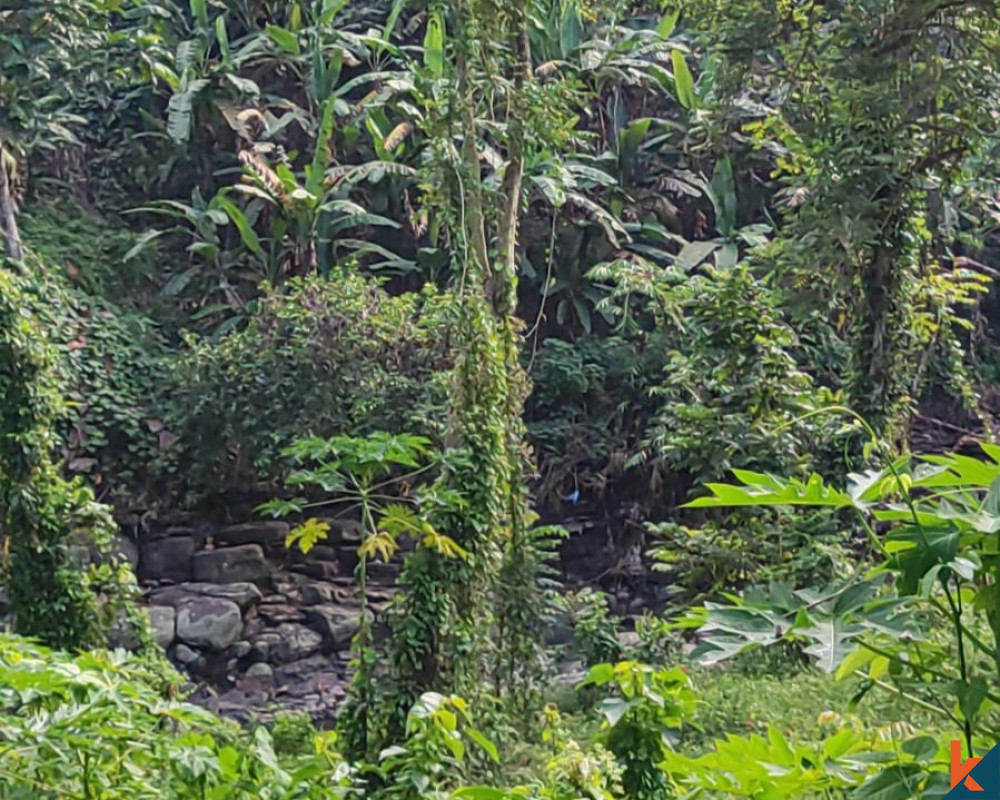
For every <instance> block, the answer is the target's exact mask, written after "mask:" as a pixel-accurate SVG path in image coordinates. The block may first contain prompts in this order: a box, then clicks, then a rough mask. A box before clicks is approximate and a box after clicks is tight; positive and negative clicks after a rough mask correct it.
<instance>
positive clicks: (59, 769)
mask: <svg viewBox="0 0 1000 800" xmlns="http://www.w3.org/2000/svg"><path fill="white" fill-rule="evenodd" d="M157 682H158V677H157V675H156V673H151V672H149V671H148V670H147V669H145V668H144V667H142V665H141V664H138V663H136V662H134V661H132V660H130V659H129V657H127V656H125V655H124V654H122V653H121V652H118V653H102V652H100V651H95V652H91V653H85V654H82V655H79V656H76V657H71V656H68V655H65V654H60V653H55V652H53V651H50V650H46V649H44V648H40V647H36V646H34V645H31V644H29V643H27V642H26V641H25V640H22V639H18V638H14V637H9V636H7V637H0V730H2V731H3V736H2V740H3V745H2V747H3V752H4V759H3V766H2V768H0V794H3V795H4V796H11V797H22V796H24V797H26V796H37V795H38V794H39V793H41V794H49V793H63V794H67V795H72V796H78V797H88V796H89V797H94V796H100V797H106V798H123V799H124V798H150V799H151V798H189V797H221V796H226V797H237V798H275V799H277V798H292V797H307V798H334V797H340V796H341V794H342V792H343V791H344V789H345V788H346V787H347V786H348V785H349V777H350V775H351V770H350V768H349V767H348V765H347V764H346V763H345V762H344V761H343V759H342V758H341V757H340V756H339V755H338V754H337V752H336V750H335V749H334V747H333V744H334V740H333V738H332V737H331V736H330V735H329V734H327V735H320V736H316V737H313V740H314V742H315V744H314V745H313V741H310V750H311V752H310V753H309V755H308V758H306V759H305V761H304V763H303V762H302V761H301V760H300V762H298V763H295V764H288V763H284V764H283V763H282V762H281V761H280V760H279V758H278V757H277V755H276V754H275V749H274V747H273V745H272V741H271V738H270V736H268V734H267V732H266V730H264V729H263V728H260V729H257V730H256V731H255V732H253V733H252V734H250V733H244V732H242V731H240V730H239V728H238V727H237V726H236V725H234V724H232V723H226V722H224V721H222V720H220V719H218V718H217V717H214V716H212V715H211V714H209V713H208V712H206V711H204V710H202V709H199V708H196V707H194V706H189V705H186V704H183V703H180V702H177V701H175V700H171V699H169V698H166V697H163V696H162V695H160V694H159V693H158V692H157V691H155V689H154V688H152V687H153V686H155V685H156V683H157ZM300 754H302V755H305V754H304V753H301V751H300ZM317 775H323V779H322V780H316V776H317Z"/></svg>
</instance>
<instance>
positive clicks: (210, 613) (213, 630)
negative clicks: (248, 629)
mask: <svg viewBox="0 0 1000 800" xmlns="http://www.w3.org/2000/svg"><path fill="white" fill-rule="evenodd" d="M242 632H243V617H242V615H241V614H240V607H239V606H238V605H236V603H234V602H232V601H231V600H222V599H220V598H217V597H197V598H192V599H190V600H188V601H187V602H185V603H182V604H181V605H180V606H179V607H178V608H177V638H178V639H180V640H181V641H182V642H184V643H186V644H189V645H194V646H195V647H203V648H205V649H208V650H214V651H219V650H225V649H226V648H227V647H229V646H230V645H231V644H234V643H235V642H237V641H239V639H240V634H241V633H242Z"/></svg>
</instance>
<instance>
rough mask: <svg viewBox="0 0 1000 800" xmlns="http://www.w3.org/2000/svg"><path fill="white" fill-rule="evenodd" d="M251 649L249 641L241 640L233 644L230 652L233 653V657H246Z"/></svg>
mask: <svg viewBox="0 0 1000 800" xmlns="http://www.w3.org/2000/svg"><path fill="white" fill-rule="evenodd" d="M251 649H252V645H251V644H250V642H247V641H243V642H237V643H236V644H234V645H233V647H232V650H231V652H232V654H233V658H246V657H247V656H248V655H250V650H251Z"/></svg>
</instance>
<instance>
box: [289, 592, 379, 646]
mask: <svg viewBox="0 0 1000 800" xmlns="http://www.w3.org/2000/svg"><path fill="white" fill-rule="evenodd" d="M304 610H305V612H306V622H308V623H309V626H310V627H311V628H312V629H313V630H315V631H318V632H319V633H320V634H322V636H323V641H324V642H325V643H327V644H328V645H329V646H330V647H332V648H333V649H335V650H346V649H347V648H348V647H350V645H351V639H352V638H353V637H354V634H355V633H357V631H358V628H359V627H360V626H361V611H360V610H359V609H356V608H344V607H343V606H338V605H334V604H333V603H323V604H321V605H318V606H309V607H308V608H306V609H304ZM368 619H369V621H371V619H372V614H371V612H370V611H369V612H368Z"/></svg>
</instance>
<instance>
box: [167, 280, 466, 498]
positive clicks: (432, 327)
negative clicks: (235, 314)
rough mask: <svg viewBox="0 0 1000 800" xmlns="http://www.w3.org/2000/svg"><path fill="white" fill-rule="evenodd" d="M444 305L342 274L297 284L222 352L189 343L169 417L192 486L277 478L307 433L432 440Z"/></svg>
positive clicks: (443, 357) (269, 300) (274, 297)
mask: <svg viewBox="0 0 1000 800" xmlns="http://www.w3.org/2000/svg"><path fill="white" fill-rule="evenodd" d="M443 301H444V298H443V297H442V296H439V295H436V294H435V293H434V292H432V291H427V292H426V293H425V294H423V295H414V294H408V295H403V296H400V297H391V296H389V295H388V294H386V293H385V292H384V291H383V290H382V289H380V288H378V286H377V285H375V284H374V283H372V282H370V281H368V280H366V279H364V278H362V277H360V276H359V275H357V274H354V273H351V272H348V271H345V272H343V273H339V274H338V275H337V276H335V279H334V280H330V281H326V280H322V279H319V278H312V279H308V280H295V281H292V282H290V283H289V285H288V286H287V287H286V290H285V291H280V292H278V291H276V292H274V293H272V294H271V295H270V296H268V297H266V298H264V299H262V300H261V301H260V302H259V304H258V307H257V309H256V311H255V312H254V313H253V314H252V315H251V316H250V318H249V320H248V321H247V325H246V327H245V328H244V329H242V330H239V331H234V332H232V333H230V334H229V335H226V336H224V337H222V338H221V340H220V341H218V342H213V341H210V340H197V339H195V338H191V339H190V340H189V350H188V351H187V352H186V353H185V354H184V355H183V356H182V358H180V359H179V360H178V362H177V363H176V364H175V373H174V375H173V381H174V382H173V384H172V385H171V386H170V387H169V393H168V394H167V395H166V397H165V399H164V404H165V406H166V407H165V408H164V413H163V417H162V419H163V421H164V423H165V425H166V429H167V430H168V431H170V432H171V434H172V435H174V436H176V437H177V442H176V446H175V450H174V458H175V459H177V460H179V461H181V462H183V463H185V464H190V465H191V470H190V472H188V474H187V476H186V478H187V480H188V481H189V485H191V486H196V487H200V488H202V489H221V488H226V487H239V486H246V485H247V484H248V483H254V482H256V481H259V480H269V479H273V478H274V477H277V474H278V473H277V470H276V468H275V465H276V464H277V463H278V461H279V454H280V452H281V450H282V449H283V448H284V447H286V446H287V445H289V444H291V442H292V441H294V440H295V439H297V438H300V437H301V436H302V434H303V433H304V432H307V431H311V432H312V433H313V434H315V435H316V436H320V437H326V436H331V435H334V434H338V433H345V432H347V431H350V432H352V433H354V434H364V433H366V432H369V431H373V430H378V429H380V428H388V429H395V430H405V429H409V430H415V431H417V432H421V433H437V432H438V429H437V427H436V426H435V424H434V419H435V415H434V414H433V413H432V409H433V408H434V407H435V406H436V405H437V404H438V403H440V402H441V397H442V395H441V394H440V392H441V391H442V387H440V386H439V382H438V381H437V380H435V375H436V373H437V371H438V370H440V369H442V368H443V367H444V366H445V365H446V364H447V359H448V353H447V351H446V348H445V347H444V346H443V344H442V338H441V331H442V327H443V326H444V325H446V323H445V321H444V318H443V316H442V311H441V305H442V303H443Z"/></svg>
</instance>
